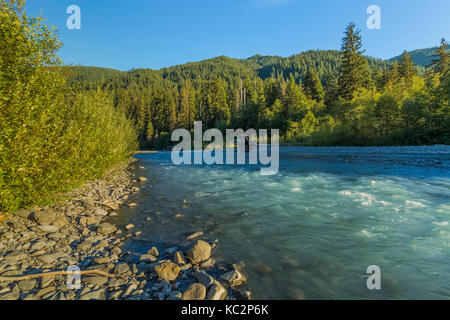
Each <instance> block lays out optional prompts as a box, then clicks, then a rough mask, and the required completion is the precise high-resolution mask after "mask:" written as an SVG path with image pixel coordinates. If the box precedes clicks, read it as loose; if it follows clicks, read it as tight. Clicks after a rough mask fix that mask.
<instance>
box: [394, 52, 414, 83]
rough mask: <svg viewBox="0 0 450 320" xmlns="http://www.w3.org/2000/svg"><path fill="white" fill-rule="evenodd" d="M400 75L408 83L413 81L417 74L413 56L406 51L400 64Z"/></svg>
mask: <svg viewBox="0 0 450 320" xmlns="http://www.w3.org/2000/svg"><path fill="white" fill-rule="evenodd" d="M398 73H399V76H400V77H401V78H404V79H405V80H406V81H411V80H412V78H413V77H414V76H415V75H416V74H417V71H416V68H415V65H414V62H413V61H412V58H411V55H410V54H409V53H408V52H407V51H406V50H405V51H404V52H403V54H402V56H401V57H400V61H399V64H398Z"/></svg>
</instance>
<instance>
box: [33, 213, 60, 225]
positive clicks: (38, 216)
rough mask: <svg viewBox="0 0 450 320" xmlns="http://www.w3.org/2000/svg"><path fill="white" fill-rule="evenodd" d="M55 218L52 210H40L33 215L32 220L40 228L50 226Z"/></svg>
mask: <svg viewBox="0 0 450 320" xmlns="http://www.w3.org/2000/svg"><path fill="white" fill-rule="evenodd" d="M55 218H56V217H55V212H54V211H52V210H42V211H39V212H35V213H34V220H36V222H37V223H38V224H39V225H41V226H48V225H50V224H52V222H53V221H54V220H55Z"/></svg>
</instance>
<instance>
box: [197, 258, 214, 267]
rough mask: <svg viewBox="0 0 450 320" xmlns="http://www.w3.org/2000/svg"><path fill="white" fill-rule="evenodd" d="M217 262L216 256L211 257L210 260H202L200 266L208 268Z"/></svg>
mask: <svg viewBox="0 0 450 320" xmlns="http://www.w3.org/2000/svg"><path fill="white" fill-rule="evenodd" d="M215 264H216V260H214V258H209V259H208V260H206V261H204V262H202V263H201V264H200V267H201V268H203V269H208V268H211V267H213V266H214V265H215Z"/></svg>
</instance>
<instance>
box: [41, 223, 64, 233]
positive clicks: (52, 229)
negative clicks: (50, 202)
mask: <svg viewBox="0 0 450 320" xmlns="http://www.w3.org/2000/svg"><path fill="white" fill-rule="evenodd" d="M38 229H39V230H41V231H42V232H45V233H54V232H58V230H59V228H58V227H57V226H50V225H46V226H38Z"/></svg>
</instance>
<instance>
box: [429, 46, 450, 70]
mask: <svg viewBox="0 0 450 320" xmlns="http://www.w3.org/2000/svg"><path fill="white" fill-rule="evenodd" d="M447 48H448V43H447V41H445V39H444V38H442V40H441V45H440V47H439V48H438V49H437V50H436V53H435V55H434V59H433V61H432V63H431V65H430V66H429V67H431V68H432V69H433V70H434V72H435V73H438V74H439V76H440V77H441V78H445V77H447V76H448V69H449V63H450V54H449V52H448V50H447Z"/></svg>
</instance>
